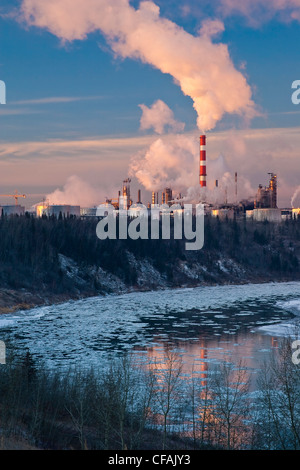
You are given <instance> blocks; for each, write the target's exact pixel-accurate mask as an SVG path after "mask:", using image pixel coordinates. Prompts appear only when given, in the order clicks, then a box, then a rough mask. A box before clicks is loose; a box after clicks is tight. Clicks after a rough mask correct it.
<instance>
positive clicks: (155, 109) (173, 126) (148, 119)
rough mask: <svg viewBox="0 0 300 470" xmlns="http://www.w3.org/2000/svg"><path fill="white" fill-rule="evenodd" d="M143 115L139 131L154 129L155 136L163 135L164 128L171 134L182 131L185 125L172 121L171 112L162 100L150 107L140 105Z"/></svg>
mask: <svg viewBox="0 0 300 470" xmlns="http://www.w3.org/2000/svg"><path fill="white" fill-rule="evenodd" d="M139 107H140V108H141V110H142V112H143V114H142V116H141V120H140V129H141V130H148V129H154V131H155V132H156V133H157V134H163V133H164V131H165V128H168V129H170V130H171V131H173V132H181V131H183V130H184V127H185V124H184V123H183V122H179V121H176V119H174V114H173V111H172V110H171V109H170V108H169V106H168V105H167V104H166V103H164V102H163V101H162V100H157V101H155V103H153V105H152V106H151V107H149V108H148V107H147V106H146V105H144V104H140V105H139Z"/></svg>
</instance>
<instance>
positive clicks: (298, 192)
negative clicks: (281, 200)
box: [291, 186, 300, 209]
mask: <svg viewBox="0 0 300 470" xmlns="http://www.w3.org/2000/svg"><path fill="white" fill-rule="evenodd" d="M298 196H299V200H298ZM297 200H298V202H297ZM291 206H292V208H293V209H294V208H295V207H300V186H298V188H297V189H296V191H295V192H294V194H293V196H292V199H291Z"/></svg>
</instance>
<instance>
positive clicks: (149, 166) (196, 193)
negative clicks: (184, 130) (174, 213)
mask: <svg viewBox="0 0 300 470" xmlns="http://www.w3.org/2000/svg"><path fill="white" fill-rule="evenodd" d="M208 165H209V175H210V184H209V186H208V188H207V189H204V190H203V189H202V188H200V185H199V141H198V139H192V138H191V137H190V136H189V137H188V136H184V135H176V136H173V137H172V138H159V139H157V140H155V141H154V142H153V143H152V144H151V146H150V147H149V148H148V150H147V151H146V153H143V152H139V153H138V154H137V155H135V156H134V157H132V159H131V162H130V169H129V174H130V176H135V177H136V178H137V179H138V181H139V182H140V183H141V184H142V185H143V186H144V187H145V188H146V189H147V190H148V191H161V190H163V189H164V188H166V187H170V188H172V189H173V193H182V194H186V196H185V197H184V201H185V202H188V201H190V202H199V200H201V199H202V200H203V199H204V196H205V199H206V201H207V202H212V203H219V204H221V203H224V202H225V190H226V188H227V199H228V202H235V181H234V173H232V172H231V171H230V168H229V167H228V165H227V163H226V160H225V158H224V156H223V155H220V156H219V157H218V158H216V159H214V160H211V159H209V162H208ZM215 180H218V181H219V188H218V189H217V188H214V185H215ZM238 189H239V191H238V196H239V198H247V197H249V196H251V195H253V194H254V193H255V191H254V190H253V188H252V187H251V184H250V182H249V181H248V180H247V179H246V178H244V177H242V176H241V177H239V181H238Z"/></svg>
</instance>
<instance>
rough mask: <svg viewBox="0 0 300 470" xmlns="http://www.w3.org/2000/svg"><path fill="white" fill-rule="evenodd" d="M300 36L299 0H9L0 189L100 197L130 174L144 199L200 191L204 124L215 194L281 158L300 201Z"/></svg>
mask: <svg viewBox="0 0 300 470" xmlns="http://www.w3.org/2000/svg"><path fill="white" fill-rule="evenodd" d="M299 36H300V0H268V1H267V2H266V1H264V2H263V1H262V0H251V1H250V0H244V1H243V2H240V1H238V0H218V1H217V0H210V1H206V0H182V1H181V2H178V1H175V0H156V1H155V2H152V1H144V2H139V1H129V0H114V1H113V2H111V1H109V0H44V1H41V0H22V1H17V0H12V1H7V0H1V1H0V80H2V81H4V82H5V84H6V104H0V184H1V189H0V193H1V194H13V193H14V192H15V191H16V190H17V191H18V192H19V193H21V194H26V196H27V197H26V199H24V200H22V204H24V205H25V206H26V207H27V208H30V207H31V205H32V204H34V203H37V202H39V201H41V200H42V199H43V198H48V200H49V202H50V203H71V204H80V205H81V206H92V205H95V204H99V203H101V202H103V201H104V200H105V198H106V197H109V198H115V197H117V191H118V190H120V189H121V186H122V180H123V179H125V178H127V177H130V178H131V179H132V196H133V199H134V200H135V199H137V190H138V189H139V188H140V189H141V190H142V200H143V202H145V203H147V202H149V201H151V197H150V195H151V191H152V190H154V191H161V190H162V189H164V188H165V187H167V186H171V187H172V188H173V190H174V192H175V193H179V192H180V193H181V194H182V195H184V197H185V198H186V201H188V200H189V198H190V200H192V199H193V198H195V197H196V198H197V191H198V189H199V188H198V179H199V168H198V165H199V164H198V160H199V135H201V134H203V133H205V134H206V135H207V158H208V162H207V174H208V177H207V178H208V190H207V191H208V198H210V199H211V200H212V202H219V203H221V202H222V200H223V198H224V197H225V196H224V195H225V193H226V194H227V196H228V197H229V199H230V198H233V197H234V196H233V195H234V173H235V172H237V173H238V176H239V198H240V199H241V198H247V197H251V196H254V195H255V192H256V190H257V187H258V184H260V183H261V184H263V185H267V184H268V178H269V176H268V173H269V172H274V173H276V174H277V175H278V185H279V189H278V191H279V205H280V207H290V205H291V199H292V197H293V195H295V192H296V191H297V189H298V187H299V185H300V163H299V158H300V122H299V119H300V104H299V105H297V104H294V103H293V102H292V99H291V97H292V93H293V91H295V90H293V89H292V83H293V82H294V81H295V80H300V50H299V46H298V45H299ZM299 96H300V95H299ZM216 179H218V180H219V181H220V189H219V190H218V191H219V192H218V194H215V189H214V182H215V180H216ZM0 202H1V203H3V204H4V203H6V204H9V203H12V202H14V201H13V199H11V198H5V197H0ZM294 205H297V206H298V205H299V206H300V192H299V197H298V198H297V197H296V198H294Z"/></svg>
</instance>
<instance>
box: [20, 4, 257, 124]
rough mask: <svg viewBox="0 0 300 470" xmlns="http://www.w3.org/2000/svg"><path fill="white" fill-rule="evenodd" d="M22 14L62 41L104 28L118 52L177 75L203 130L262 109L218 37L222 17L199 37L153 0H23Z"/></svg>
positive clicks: (104, 32)
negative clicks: (136, 5) (162, 12)
mask: <svg viewBox="0 0 300 470" xmlns="http://www.w3.org/2000/svg"><path fill="white" fill-rule="evenodd" d="M20 18H22V19H23V20H25V21H26V23H27V24H29V25H35V26H38V27H41V28H46V29H47V30H48V31H50V32H51V33H53V34H55V35H56V36H58V37H59V38H61V39H62V40H63V41H73V40H75V39H81V40H83V39H85V38H86V37H87V35H88V34H89V33H91V32H94V31H97V30H100V31H101V32H102V34H103V35H104V36H105V38H106V40H107V42H108V43H109V44H110V46H111V48H112V50H113V51H114V53H115V55H116V56H118V57H121V58H128V57H129V58H132V59H138V60H140V61H142V62H144V63H147V64H150V65H152V66H153V67H155V68H157V69H159V70H160V71H161V72H162V73H165V74H169V75H171V76H172V77H173V79H174V81H175V83H176V84H178V85H179V86H180V88H181V90H182V92H183V93H184V94H185V95H187V96H189V97H191V98H192V100H193V105H194V108H195V110H196V112H197V115H198V118H197V124H198V128H199V129H200V130H201V132H205V131H208V130H210V129H213V128H214V127H215V125H216V123H217V122H218V121H219V120H220V119H221V118H222V117H223V116H224V114H226V113H230V114H238V115H240V116H242V117H243V118H245V119H247V120H249V119H251V118H253V117H254V116H255V115H256V114H257V112H256V110H255V106H254V103H253V101H252V99H251V95H252V93H251V89H250V86H249V85H248V83H247V81H246V78H245V77H244V76H243V74H242V73H241V72H240V71H238V70H237V69H236V68H235V66H234V64H233V62H232V60H231V58H230V55H229V51H228V47H227V46H226V45H225V44H222V43H216V42H213V39H215V35H216V34H219V33H221V32H222V31H223V30H224V25H223V23H222V22H221V21H218V20H215V21H211V20H209V21H206V22H205V23H204V24H203V26H202V29H201V30H200V31H199V34H198V35H197V36H194V35H192V34H189V33H188V32H186V31H185V30H184V29H183V28H181V27H179V26H178V25H177V24H175V23H174V22H172V21H170V20H168V19H166V18H163V17H161V16H160V10H159V7H158V6H157V5H156V4H155V3H153V2H152V1H143V2H141V3H140V5H139V8H138V9H135V8H133V7H132V6H130V4H129V0H113V1H111V0H51V1H43V2H42V1H41V0H23V2H22V5H21V10H20Z"/></svg>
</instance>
